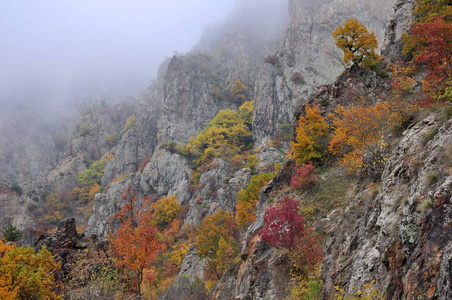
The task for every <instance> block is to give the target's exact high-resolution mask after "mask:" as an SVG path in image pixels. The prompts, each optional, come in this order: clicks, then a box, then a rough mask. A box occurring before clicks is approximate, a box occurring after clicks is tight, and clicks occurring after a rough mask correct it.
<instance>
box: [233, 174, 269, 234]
mask: <svg viewBox="0 0 452 300" xmlns="http://www.w3.org/2000/svg"><path fill="white" fill-rule="evenodd" d="M273 177H275V174H273V173H261V174H259V175H254V176H253V177H251V181H250V183H249V184H248V185H247V186H246V188H245V189H244V190H241V191H239V193H238V195H237V206H236V209H237V214H236V216H235V218H236V220H237V224H238V225H239V226H240V227H241V228H242V229H246V228H247V227H248V226H249V225H250V224H251V223H253V222H254V219H255V214H256V204H257V201H258V200H259V192H260V191H261V189H262V188H263V187H264V186H265V185H266V184H267V183H269V182H270V180H272V179H273Z"/></svg>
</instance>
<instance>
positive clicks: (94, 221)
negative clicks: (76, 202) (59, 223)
mask: <svg viewBox="0 0 452 300" xmlns="http://www.w3.org/2000/svg"><path fill="white" fill-rule="evenodd" d="M138 183H139V179H138V177H137V176H136V175H131V176H129V177H127V178H125V179H123V180H120V181H117V182H113V183H111V186H110V188H108V189H107V192H106V193H104V194H97V195H96V196H95V198H94V206H93V213H92V215H91V217H90V218H89V220H88V226H87V228H86V230H85V233H86V235H88V236H89V235H92V234H95V235H96V236H97V237H98V238H99V239H103V238H104V237H105V236H106V235H107V233H108V230H109V229H111V223H110V221H111V220H112V219H111V218H112V217H113V216H114V214H116V213H117V212H118V211H119V208H120V207H121V206H122V205H123V204H124V203H123V201H122V195H123V193H124V191H125V190H127V189H131V190H132V191H133V192H135V193H137V194H138V196H139V197H140V198H142V197H143V196H142V195H140V193H139V191H137V190H136V188H135V187H137V186H138V185H137V184H138Z"/></svg>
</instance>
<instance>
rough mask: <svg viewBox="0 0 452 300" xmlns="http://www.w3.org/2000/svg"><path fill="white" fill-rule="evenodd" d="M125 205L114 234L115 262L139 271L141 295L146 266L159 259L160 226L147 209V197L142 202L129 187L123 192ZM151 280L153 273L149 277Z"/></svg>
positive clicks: (137, 275)
mask: <svg viewBox="0 0 452 300" xmlns="http://www.w3.org/2000/svg"><path fill="white" fill-rule="evenodd" d="M122 200H123V203H124V205H123V206H122V207H121V210H120V211H119V212H118V213H117V214H116V215H115V218H116V219H117V220H118V221H119V222H120V226H119V229H118V231H117V232H116V234H114V235H112V236H111V244H112V248H113V252H114V254H115V256H116V258H117V260H116V265H117V266H118V267H120V268H122V269H124V268H127V269H129V270H131V271H133V272H135V273H136V278H137V280H136V287H137V290H138V294H139V295H141V283H142V281H143V276H144V274H145V270H146V269H147V268H149V267H150V264H151V263H152V262H153V261H154V260H155V259H156V255H157V253H158V251H159V250H160V249H161V243H160V242H159V241H158V239H157V234H156V233H157V228H156V227H155V226H154V225H153V222H152V214H151V211H150V210H146V209H145V208H146V206H147V200H146V199H145V200H143V204H142V205H141V206H139V205H138V203H137V196H136V195H135V194H134V193H132V192H131V191H130V190H126V191H125V192H124V193H123V195H122ZM147 279H148V280H152V276H151V277H148V278H147Z"/></svg>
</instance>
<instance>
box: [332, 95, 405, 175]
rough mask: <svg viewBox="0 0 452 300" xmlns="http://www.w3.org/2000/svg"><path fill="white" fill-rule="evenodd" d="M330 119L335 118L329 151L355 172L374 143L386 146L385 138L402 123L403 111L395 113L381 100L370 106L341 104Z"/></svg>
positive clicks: (378, 158)
mask: <svg viewBox="0 0 452 300" xmlns="http://www.w3.org/2000/svg"><path fill="white" fill-rule="evenodd" d="M330 118H331V119H332V121H333V126H332V127H333V129H334V133H333V135H332V138H331V141H330V143H329V150H330V151H331V152H332V153H333V154H335V155H338V156H340V157H342V158H341V162H342V164H343V166H344V167H346V168H347V169H348V171H349V172H355V171H357V170H358V169H360V168H361V167H362V166H363V155H364V153H365V152H366V151H369V150H371V148H372V146H375V145H377V146H376V148H375V149H381V148H382V147H386V144H385V141H384V137H385V136H386V135H387V134H388V133H389V131H390V130H391V129H392V128H393V127H394V125H396V124H398V123H400V122H401V114H400V113H398V112H393V111H392V110H391V108H390V107H389V106H388V105H387V104H385V103H382V102H379V103H377V104H375V105H370V106H357V107H354V106H352V107H350V108H348V109H345V108H344V107H342V106H340V105H339V106H338V107H337V108H336V110H335V111H334V114H330ZM376 153H377V152H376ZM378 153H379V152H378ZM376 159H377V160H385V159H386V158H384V157H383V158H380V157H376ZM377 162H378V163H380V164H381V163H384V161H377Z"/></svg>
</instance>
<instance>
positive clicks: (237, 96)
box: [231, 79, 248, 104]
mask: <svg viewBox="0 0 452 300" xmlns="http://www.w3.org/2000/svg"><path fill="white" fill-rule="evenodd" d="M247 90H248V88H247V87H246V86H245V85H244V84H243V83H242V82H241V81H240V80H238V79H236V80H235V81H234V84H233V85H232V86H231V92H232V94H233V95H234V97H233V99H232V101H233V102H235V103H238V104H242V103H243V102H245V101H246V91H247Z"/></svg>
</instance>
